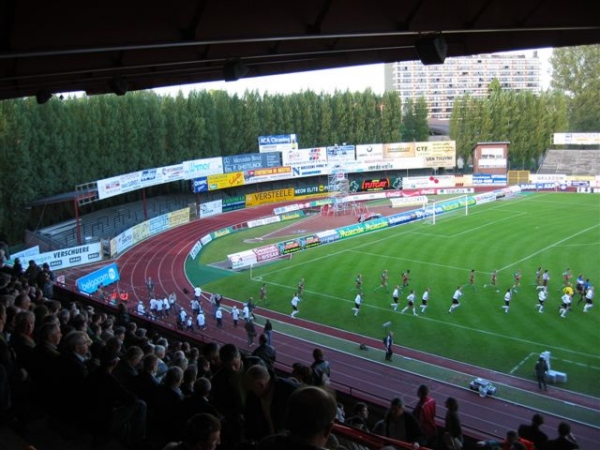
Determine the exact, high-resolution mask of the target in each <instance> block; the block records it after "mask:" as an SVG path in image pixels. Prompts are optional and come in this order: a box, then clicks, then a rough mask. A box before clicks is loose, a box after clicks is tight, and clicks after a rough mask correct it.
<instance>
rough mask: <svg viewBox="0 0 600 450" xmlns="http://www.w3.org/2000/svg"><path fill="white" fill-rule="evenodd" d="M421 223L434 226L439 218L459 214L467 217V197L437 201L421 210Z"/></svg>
mask: <svg viewBox="0 0 600 450" xmlns="http://www.w3.org/2000/svg"><path fill="white" fill-rule="evenodd" d="M423 212H424V214H423V221H424V222H425V223H429V224H432V225H435V224H436V222H437V220H438V218H439V216H442V215H446V214H448V215H450V214H452V215H454V214H461V215H465V216H468V215H469V196H468V195H460V196H458V197H452V198H446V199H444V200H438V201H435V202H433V203H431V204H430V205H426V206H425V207H424V208H423Z"/></svg>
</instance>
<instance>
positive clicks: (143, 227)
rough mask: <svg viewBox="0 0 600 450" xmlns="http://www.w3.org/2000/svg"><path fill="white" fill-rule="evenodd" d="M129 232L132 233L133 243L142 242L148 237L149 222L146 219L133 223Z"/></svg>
mask: <svg viewBox="0 0 600 450" xmlns="http://www.w3.org/2000/svg"><path fill="white" fill-rule="evenodd" d="M131 233H132V234H133V244H134V245H135V244H138V243H139V242H142V241H143V240H144V239H148V238H149V237H150V222H148V221H147V220H146V221H144V222H142V223H138V224H137V225H134V226H133V227H132V228H131Z"/></svg>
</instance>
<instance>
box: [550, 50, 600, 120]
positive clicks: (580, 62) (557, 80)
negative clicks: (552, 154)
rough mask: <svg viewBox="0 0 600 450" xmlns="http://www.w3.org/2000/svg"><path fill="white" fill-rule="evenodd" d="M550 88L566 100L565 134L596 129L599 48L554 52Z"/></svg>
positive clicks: (599, 111)
mask: <svg viewBox="0 0 600 450" xmlns="http://www.w3.org/2000/svg"><path fill="white" fill-rule="evenodd" d="M550 63H551V65H552V84H551V87H552V88H554V89H556V90H557V91H559V92H562V93H564V94H565V95H567V96H568V98H569V99H570V101H569V131H573V132H576V131H598V130H600V45H589V46H580V47H564V48H557V49H555V50H554V52H553V54H552V57H551V58H550Z"/></svg>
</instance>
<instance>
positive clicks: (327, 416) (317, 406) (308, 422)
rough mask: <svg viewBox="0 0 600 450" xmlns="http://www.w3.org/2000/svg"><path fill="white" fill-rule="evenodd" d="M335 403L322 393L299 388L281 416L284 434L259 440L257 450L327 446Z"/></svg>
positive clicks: (305, 387)
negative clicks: (284, 422) (285, 430)
mask: <svg viewBox="0 0 600 450" xmlns="http://www.w3.org/2000/svg"><path fill="white" fill-rule="evenodd" d="M336 409H337V406H336V401H335V399H334V398H333V396H332V395H331V394H330V393H329V392H327V391H326V390H324V389H321V388H319V387H316V386H302V387H300V388H298V389H296V391H294V393H293V394H292V395H291V396H290V399H289V402H288V406H287V409H286V414H285V421H286V423H287V428H288V430H289V433H288V434H280V435H274V436H270V437H267V438H265V439H263V440H262V441H261V442H260V444H259V445H258V449H259V450H279V449H286V450H304V449H308V448H311V449H320V448H323V447H324V446H325V445H326V444H327V440H328V437H329V434H330V433H331V430H332V428H333V424H334V420H335V413H336Z"/></svg>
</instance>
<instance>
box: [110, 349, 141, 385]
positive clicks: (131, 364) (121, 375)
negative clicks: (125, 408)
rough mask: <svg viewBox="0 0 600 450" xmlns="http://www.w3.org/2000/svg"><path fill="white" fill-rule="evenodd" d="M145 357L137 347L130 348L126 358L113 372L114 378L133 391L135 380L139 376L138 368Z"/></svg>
mask: <svg viewBox="0 0 600 450" xmlns="http://www.w3.org/2000/svg"><path fill="white" fill-rule="evenodd" d="M143 357H144V352H142V349H141V348H139V347H136V346H135V345H134V346H132V347H129V348H128V349H127V351H126V352H125V356H124V357H123V359H121V360H120V361H119V362H118V363H117V367H115V369H114V370H113V372H112V373H113V376H114V377H115V378H116V379H117V380H118V381H119V382H120V383H121V384H122V385H123V386H125V387H126V388H127V389H131V388H132V386H133V383H135V381H134V380H135V378H136V377H137V376H138V368H139V366H140V363H141V362H142V358H143Z"/></svg>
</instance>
